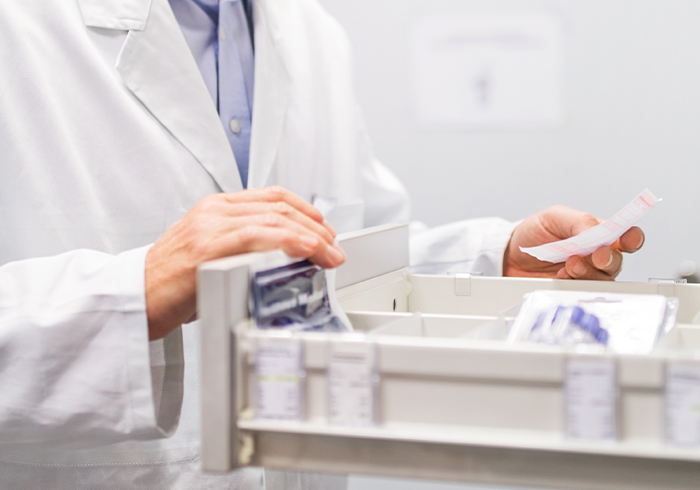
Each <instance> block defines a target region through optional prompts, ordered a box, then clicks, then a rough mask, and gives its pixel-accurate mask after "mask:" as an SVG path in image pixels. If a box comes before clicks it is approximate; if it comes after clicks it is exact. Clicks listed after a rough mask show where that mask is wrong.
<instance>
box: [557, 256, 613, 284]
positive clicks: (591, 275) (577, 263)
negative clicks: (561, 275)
mask: <svg viewBox="0 0 700 490" xmlns="http://www.w3.org/2000/svg"><path fill="white" fill-rule="evenodd" d="M566 273H567V274H568V275H569V276H571V278H572V279H583V280H589V281H612V280H613V279H614V278H613V277H611V276H610V275H608V274H606V273H605V272H603V271H601V270H599V269H596V268H595V267H593V265H592V264H591V263H590V262H589V261H587V260H586V259H584V258H583V257H578V256H576V255H574V256H572V257H569V258H568V259H567V260H566Z"/></svg>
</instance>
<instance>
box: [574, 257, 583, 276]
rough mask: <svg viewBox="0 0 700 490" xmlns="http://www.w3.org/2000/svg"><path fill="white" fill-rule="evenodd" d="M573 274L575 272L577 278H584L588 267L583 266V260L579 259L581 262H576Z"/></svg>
mask: <svg viewBox="0 0 700 490" xmlns="http://www.w3.org/2000/svg"><path fill="white" fill-rule="evenodd" d="M571 272H573V273H574V274H575V275H577V276H582V275H583V274H584V273H585V272H586V266H585V265H583V261H582V260H581V259H579V261H578V262H576V265H575V266H574V268H573V269H572V270H571Z"/></svg>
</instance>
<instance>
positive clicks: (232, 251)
mask: <svg viewBox="0 0 700 490" xmlns="http://www.w3.org/2000/svg"><path fill="white" fill-rule="evenodd" d="M209 248H210V252H209V253H210V255H212V256H215V257H227V256H230V255H236V254H241V253H248V252H265V251H268V250H275V249H281V250H283V251H284V252H285V253H286V254H287V255H289V256H290V257H296V258H309V259H311V260H312V262H314V263H315V264H318V265H320V266H321V267H326V268H335V267H338V266H339V265H341V264H342V263H343V262H344V261H345V254H344V253H343V252H342V250H340V249H339V248H337V247H334V246H331V245H328V244H326V243H325V242H324V241H323V240H321V239H319V238H318V237H316V236H310V235H304V234H298V233H295V232H293V231H291V230H289V229H287V228H283V227H268V226H260V225H250V226H245V227H243V228H239V229H236V230H234V231H233V232H231V233H228V234H225V235H223V236H220V237H219V238H217V239H215V240H213V241H212V242H211V243H210V244H209Z"/></svg>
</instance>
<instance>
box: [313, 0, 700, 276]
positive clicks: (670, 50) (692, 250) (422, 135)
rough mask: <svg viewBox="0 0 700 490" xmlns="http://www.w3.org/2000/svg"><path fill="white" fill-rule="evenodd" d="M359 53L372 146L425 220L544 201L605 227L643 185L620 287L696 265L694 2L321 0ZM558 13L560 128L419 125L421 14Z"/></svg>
mask: <svg viewBox="0 0 700 490" xmlns="http://www.w3.org/2000/svg"><path fill="white" fill-rule="evenodd" d="M321 2H322V4H323V5H324V6H325V7H326V8H327V9H328V10H329V11H330V12H331V13H332V14H333V15H334V16H335V17H336V18H337V19H338V20H339V21H340V22H341V23H342V24H343V26H344V27H345V28H346V30H347V31H348V33H349V35H350V38H351V40H352V42H353V45H354V48H355V58H356V63H355V66H356V87H357V92H358V97H359V100H360V102H361V104H362V106H363V108H364V110H365V114H366V117H367V123H368V127H369V130H370V134H371V136H372V138H373V141H374V145H375V150H376V153H377V155H378V156H379V157H380V158H381V159H382V161H383V162H384V163H385V164H387V165H388V166H389V167H390V168H391V169H392V170H394V171H395V172H396V173H397V174H398V175H399V177H400V178H401V179H402V180H403V181H404V183H405V184H406V186H407V187H408V189H409V191H410V192H411V195H412V197H413V202H414V208H415V211H414V216H415V217H416V218H418V219H421V220H424V221H426V222H427V223H429V224H433V225H434V224H440V223H445V222H448V221H452V220H457V219H460V218H465V217H477V216H488V215H497V216H503V217H506V218H509V219H519V218H522V217H524V216H526V215H528V214H532V213H535V212H537V211H539V210H541V209H543V208H545V207H547V206H549V205H551V204H566V205H569V206H572V207H576V208H580V209H584V210H586V211H590V212H592V213H594V214H597V215H599V216H601V217H603V218H608V217H610V216H611V215H612V214H613V213H614V212H616V211H617V210H618V209H619V208H621V207H622V206H623V205H624V204H626V203H627V202H628V201H629V200H630V199H631V198H632V197H633V196H634V195H636V194H637V192H639V191H640V190H642V189H643V188H645V187H649V188H650V189H651V190H652V191H653V192H654V193H655V194H656V195H657V196H660V197H663V199H664V202H663V203H662V204H660V205H659V207H658V208H656V209H654V210H653V211H652V212H651V213H650V214H649V216H647V217H646V218H645V219H644V221H643V222H642V226H643V228H644V229H645V231H646V233H647V242H646V245H645V248H644V250H643V251H642V252H640V253H639V254H636V255H635V256H632V257H629V258H628V260H627V261H626V268H625V272H623V274H622V276H621V279H624V280H646V279H647V278H648V277H672V276H675V275H676V274H677V269H678V265H679V263H680V262H681V261H682V260H683V259H693V260H697V261H699V262H700V226H698V225H700V193H698V190H699V185H700V182H699V179H698V175H699V172H698V171H697V170H696V169H697V168H698V163H700V137H698V136H699V135H700V30H698V26H699V25H700V2H698V1H697V0H672V1H669V0H587V1H585V2H584V1H572V0H550V1H547V0H422V1H418V0H321ZM542 11H546V12H554V13H556V14H558V15H560V16H561V17H562V18H563V20H564V23H565V28H566V68H565V93H566V99H565V123H564V124H563V125H562V126H561V127H560V128H558V129H552V130H530V131H513V130H511V131H493V130H491V131H481V132H467V131H460V130H451V131H445V130H426V129H424V128H422V127H419V125H418V124H416V122H415V121H414V116H413V112H412V105H411V89H410V86H411V84H410V74H411V69H410V67H411V43H410V39H411V36H412V33H413V29H414V28H415V26H416V24H417V23H418V22H420V21H421V20H422V19H427V18H435V17H436V18H440V17H446V16H469V15H473V14H476V13H480V14H499V13H507V14H513V13H530V12H542Z"/></svg>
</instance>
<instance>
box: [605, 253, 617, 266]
mask: <svg viewBox="0 0 700 490" xmlns="http://www.w3.org/2000/svg"><path fill="white" fill-rule="evenodd" d="M614 259H615V257H613V253H612V252H610V258H609V259H608V263H607V264H605V266H604V267H605V268H606V269H607V268H608V267H610V266H611V265H612V263H613V260H614Z"/></svg>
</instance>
